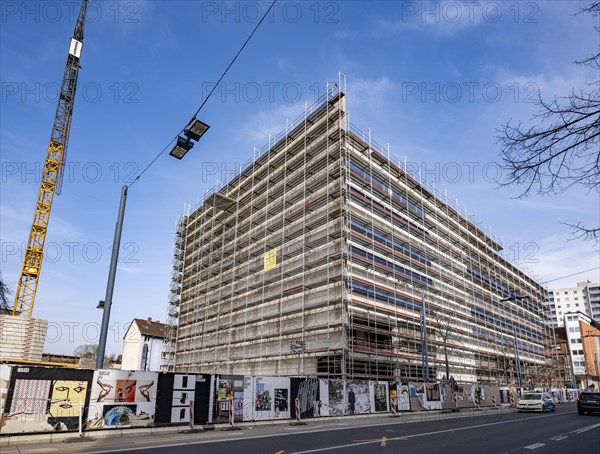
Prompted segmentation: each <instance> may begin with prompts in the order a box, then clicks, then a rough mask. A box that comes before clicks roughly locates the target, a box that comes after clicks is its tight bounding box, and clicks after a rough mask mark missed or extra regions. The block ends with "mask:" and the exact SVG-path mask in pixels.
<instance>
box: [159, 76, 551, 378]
mask: <svg viewBox="0 0 600 454" xmlns="http://www.w3.org/2000/svg"><path fill="white" fill-rule="evenodd" d="M345 93H346V90H345V81H344V79H342V78H340V80H339V82H338V83H336V84H328V86H327V91H326V94H325V95H324V96H323V97H322V99H320V100H318V101H317V102H316V103H315V104H313V105H311V106H307V107H306V108H305V112H304V113H303V114H302V115H301V116H300V117H299V118H297V119H296V120H294V121H291V122H290V121H287V122H286V127H285V130H284V131H282V132H281V133H280V134H279V135H278V136H276V137H275V138H274V139H272V140H271V141H270V143H269V144H268V145H266V146H265V147H264V148H263V149H261V150H260V152H258V153H255V156H254V157H253V159H252V160H251V161H249V162H248V163H246V164H245V165H244V166H242V167H241V169H240V171H239V172H238V173H237V174H236V175H234V176H232V177H231V178H230V179H229V180H228V181H225V182H223V183H221V184H220V185H219V186H218V187H215V188H213V190H212V191H210V192H208V193H207V195H206V196H205V197H204V198H203V199H202V201H201V202H200V203H199V204H198V205H197V206H195V207H189V208H187V209H186V210H185V211H184V213H183V214H182V216H181V218H180V220H179V222H178V224H177V229H176V238H175V250H174V251H175V252H174V262H173V264H174V265H173V274H172V285H171V296H170V301H169V308H168V315H169V322H168V326H167V332H166V348H165V352H164V354H163V357H164V363H163V364H164V370H175V371H176V372H203V373H223V374H245V375H278V376H295V375H301V376H313V377H321V378H331V379H333V378H336V379H337V378H340V379H373V380H376V379H386V380H396V381H409V380H410V381H428V380H440V379H443V378H444V377H446V378H449V377H454V378H455V379H456V380H460V381H464V382H480V383H494V384H516V385H518V386H519V385H525V384H526V383H528V384H530V385H536V384H537V385H539V384H542V383H544V382H546V381H550V374H551V371H550V368H549V364H550V363H549V362H548V361H547V356H546V353H547V351H548V350H546V349H547V348H548V343H549V342H551V332H550V331H548V330H549V328H547V327H546V325H545V324H544V316H543V312H542V309H543V305H542V302H543V300H544V297H545V292H544V289H543V287H542V286H541V285H540V284H539V283H538V282H536V281H535V280H534V279H533V278H531V277H530V276H528V275H527V274H526V273H525V272H523V271H522V270H520V269H519V268H518V267H516V266H515V265H514V264H512V263H510V262H509V261H507V260H506V259H505V258H503V257H502V255H501V251H502V246H501V244H500V243H499V242H498V241H497V240H495V239H494V238H493V237H492V235H491V234H487V233H486V232H485V231H484V230H483V228H482V227H480V226H478V225H476V224H475V223H474V222H472V221H470V220H469V217H468V216H467V215H466V213H463V212H461V210H460V209H459V208H458V207H457V206H456V205H455V204H453V203H451V202H449V201H448V200H447V197H445V196H443V195H442V194H440V193H439V192H438V191H436V190H435V189H434V188H432V187H430V186H428V185H426V184H425V183H424V182H422V181H421V180H420V178H419V176H418V175H412V174H411V173H410V172H409V171H408V170H407V169H406V163H405V162H402V161H401V160H399V159H396V158H394V157H393V156H392V155H391V154H390V152H389V149H386V148H384V147H382V146H380V145H379V144H377V143H376V142H375V141H374V140H373V139H372V138H371V137H370V132H363V131H361V130H359V129H358V128H356V127H354V126H353V125H351V124H350V123H349V120H348V116H347V113H346V94H345Z"/></svg>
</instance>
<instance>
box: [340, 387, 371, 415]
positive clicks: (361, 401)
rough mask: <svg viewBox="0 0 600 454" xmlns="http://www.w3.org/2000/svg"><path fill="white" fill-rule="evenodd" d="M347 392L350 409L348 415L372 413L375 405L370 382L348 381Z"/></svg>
mask: <svg viewBox="0 0 600 454" xmlns="http://www.w3.org/2000/svg"><path fill="white" fill-rule="evenodd" d="M346 390H347V392H348V395H347V400H348V409H347V412H346V414H350V415H356V414H363V413H371V411H372V409H373V405H372V399H371V394H370V391H371V390H370V387H369V382H368V381H366V380H348V382H347V383H346Z"/></svg>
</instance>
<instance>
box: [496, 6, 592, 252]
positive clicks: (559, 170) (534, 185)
mask: <svg viewBox="0 0 600 454" xmlns="http://www.w3.org/2000/svg"><path fill="white" fill-rule="evenodd" d="M582 13H586V14H591V15H592V16H593V17H600V2H598V1H596V2H593V3H591V4H590V5H588V6H586V7H581V8H580V10H579V11H578V12H577V13H576V14H582ZM595 29H596V31H598V32H599V33H600V27H595ZM576 63H577V64H580V65H587V66H591V67H592V68H594V69H596V70H599V71H600V52H598V49H597V50H596V53H594V54H593V55H591V56H589V57H587V58H585V59H584V60H581V61H577V62H576ZM537 106H538V112H537V113H536V114H535V115H534V116H533V119H532V121H533V122H535V123H536V124H534V125H532V126H526V125H524V124H523V123H521V122H519V123H517V124H512V123H511V121H509V122H507V123H506V124H504V125H503V126H502V127H501V129H499V130H498V131H497V139H498V143H499V144H500V145H501V152H500V159H501V161H502V164H501V167H502V168H503V170H504V171H505V172H504V179H503V181H501V182H500V185H501V186H513V185H523V187H524V190H523V191H522V193H521V195H520V197H525V196H528V195H531V194H532V193H537V194H545V195H555V194H560V193H562V192H564V191H566V190H568V189H569V188H571V187H573V186H582V187H584V188H586V189H587V190H588V194H590V195H591V196H592V197H596V200H597V197H598V196H599V195H600V80H597V81H594V82H593V83H590V84H589V88H586V89H580V90H572V91H571V92H570V93H569V95H568V96H566V97H558V98H557V97H555V98H554V99H553V100H552V101H551V102H546V101H544V99H543V98H542V96H541V94H540V93H538V100H537ZM567 225H569V226H570V227H572V228H573V231H574V235H575V236H576V237H577V238H581V239H584V240H594V241H596V242H598V238H599V237H600V226H595V227H592V228H590V227H586V226H584V225H582V224H581V223H578V224H567Z"/></svg>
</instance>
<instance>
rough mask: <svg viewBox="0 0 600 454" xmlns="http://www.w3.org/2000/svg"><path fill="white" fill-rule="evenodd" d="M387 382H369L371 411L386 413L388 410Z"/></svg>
mask: <svg viewBox="0 0 600 454" xmlns="http://www.w3.org/2000/svg"><path fill="white" fill-rule="evenodd" d="M388 386H389V385H388V383H387V382H385V381H372V382H369V396H370V398H371V408H372V412H373V413H387V412H388V411H390V409H389V405H388V392H389V391H388Z"/></svg>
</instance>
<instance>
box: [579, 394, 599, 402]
mask: <svg viewBox="0 0 600 454" xmlns="http://www.w3.org/2000/svg"><path fill="white" fill-rule="evenodd" d="M581 398H582V399H587V400H600V393H597V394H589V393H581Z"/></svg>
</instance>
